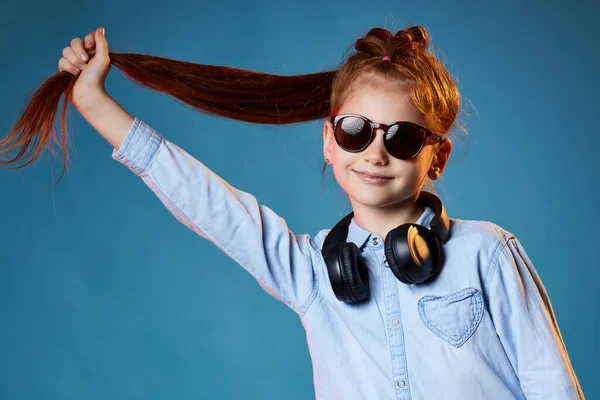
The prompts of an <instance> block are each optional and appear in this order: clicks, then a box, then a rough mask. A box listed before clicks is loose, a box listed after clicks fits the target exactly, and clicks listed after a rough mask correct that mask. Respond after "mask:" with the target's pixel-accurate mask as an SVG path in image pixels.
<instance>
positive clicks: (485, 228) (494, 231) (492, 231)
mask: <svg viewBox="0 0 600 400" xmlns="http://www.w3.org/2000/svg"><path fill="white" fill-rule="evenodd" d="M514 237H515V235H514V234H513V233H512V232H511V231H509V230H508V229H506V228H505V227H502V226H500V225H498V224H497V223H494V222H491V221H486V220H468V219H460V218H450V237H449V239H448V242H450V241H454V243H456V244H459V242H460V244H467V243H468V244H471V245H472V246H474V247H476V248H480V249H483V248H490V247H496V246H498V245H502V244H504V243H506V242H507V241H508V240H509V239H511V238H514Z"/></svg>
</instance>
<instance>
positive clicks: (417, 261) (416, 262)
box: [385, 224, 441, 284]
mask: <svg viewBox="0 0 600 400" xmlns="http://www.w3.org/2000/svg"><path fill="white" fill-rule="evenodd" d="M385 257H386V259H387V261H388V264H389V266H390V269H391V270H392V272H393V273H394V275H395V276H396V278H398V280H400V281H401V282H403V283H406V284H420V283H423V282H426V281H427V280H429V279H431V278H432V277H433V276H434V275H436V274H437V272H438V271H439V266H440V261H441V246H440V243H439V241H438V239H437V237H436V235H435V234H434V233H433V232H431V231H430V230H429V229H427V228H426V227H424V226H422V225H419V224H403V225H400V226H399V227H397V228H395V229H392V230H391V231H389V232H388V234H387V236H386V238H385Z"/></svg>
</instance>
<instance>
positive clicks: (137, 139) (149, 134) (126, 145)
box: [112, 118, 164, 175]
mask: <svg viewBox="0 0 600 400" xmlns="http://www.w3.org/2000/svg"><path fill="white" fill-rule="evenodd" d="M163 140H164V138H163V136H162V135H161V134H160V133H158V132H156V131H155V130H154V129H152V128H151V127H150V126H148V125H147V124H145V123H144V122H143V121H141V120H140V119H138V118H134V121H133V124H132V125H131V128H129V132H127V136H126V137H125V140H123V143H122V144H121V147H120V148H119V150H117V149H113V152H112V158H113V159H114V160H116V161H118V162H120V163H121V164H123V165H125V166H126V167H128V168H129V169H130V170H131V171H133V172H134V173H135V174H136V175H141V174H142V173H143V172H144V171H146V170H147V169H148V167H149V166H150V163H151V162H152V160H153V159H154V157H155V156H156V153H157V152H158V150H159V148H160V145H161V144H162V142H163Z"/></svg>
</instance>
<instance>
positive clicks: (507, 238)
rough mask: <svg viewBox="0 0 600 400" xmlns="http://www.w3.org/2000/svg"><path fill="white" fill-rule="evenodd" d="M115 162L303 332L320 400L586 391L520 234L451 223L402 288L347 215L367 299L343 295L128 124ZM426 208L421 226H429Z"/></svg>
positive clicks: (242, 209) (151, 134)
mask: <svg viewBox="0 0 600 400" xmlns="http://www.w3.org/2000/svg"><path fill="white" fill-rule="evenodd" d="M112 157H113V159H114V160H116V161H118V162H120V163H122V164H123V165H125V166H126V167H128V168H129V169H130V170H131V171H132V172H134V173H135V174H136V175H138V176H139V177H140V178H141V179H142V180H143V181H144V182H145V183H146V184H147V186H148V187H149V188H150V189H151V190H152V191H153V192H154V193H155V194H156V195H157V196H158V198H159V199H160V200H161V202H162V203H163V204H164V205H165V206H166V207H167V209H168V210H169V211H170V212H171V213H172V214H173V215H174V216H175V218H177V220H179V221H180V222H181V223H183V224H184V225H185V226H187V227H188V228H189V229H191V230H193V231H194V232H196V233H197V234H198V235H200V236H201V237H203V238H206V239H208V240H210V241H211V242H212V243H214V244H215V245H216V246H217V247H218V248H220V249H221V250H222V251H223V252H224V253H225V254H226V255H227V256H229V257H230V258H232V259H233V260H234V261H235V262H237V263H239V264H240V265H241V266H242V267H243V268H244V269H245V270H246V271H248V272H249V273H250V274H252V276H253V277H254V278H255V279H256V280H257V282H258V283H259V285H260V286H261V287H262V288H264V290H266V291H267V292H268V293H269V294H270V295H271V296H273V297H274V298H276V299H277V300H279V301H281V302H282V303H284V304H285V305H287V306H288V307H290V308H291V309H292V310H294V312H296V314H297V315H298V316H299V318H300V321H301V323H302V326H303V327H304V329H305V331H306V338H307V341H308V348H309V352H310V356H311V360H312V365H313V383H314V388H315V394H316V398H317V399H323V400H334V399H340V400H341V399H343V400H355V399H356V400H359V399H360V400H385V399H390V400H391V399H396V400H400V399H402V400H408V399H419V400H420V399H457V400H458V399H487V400H490V399H492V400H495V399H498V400H508V399H544V400H550V399H583V398H584V395H583V392H582V390H581V387H580V385H579V382H578V380H577V377H576V376H575V373H574V371H573V368H572V366H571V362H570V360H569V357H568V354H567V351H566V348H565V345H564V342H563V339H562V337H561V334H560V331H559V328H558V325H557V322H556V318H555V316H554V312H553V310H552V306H551V303H550V300H549V298H548V294H547V292H546V290H545V288H544V286H543V284H542V281H541V280H540V277H539V276H538V274H537V272H536V270H535V268H534V266H533V264H532V262H531V260H530V259H529V258H528V256H527V254H526V253H525V250H524V249H523V246H522V245H521V243H520V242H519V240H518V239H517V238H516V236H515V235H514V234H512V233H510V232H509V231H507V230H505V229H503V228H501V227H500V226H498V225H496V224H494V223H491V222H486V221H474V220H461V219H457V218H450V222H451V226H450V236H449V239H448V241H447V242H445V243H444V244H443V248H444V252H445V263H444V266H443V268H442V270H441V272H440V274H439V275H438V277H437V278H436V279H435V280H433V281H432V282H429V283H426V284H421V285H406V284H404V283H402V282H400V281H399V280H398V279H396V277H395V276H394V274H393V272H392V271H391V270H390V268H389V267H388V265H387V262H386V261H385V255H384V248H383V245H384V243H383V240H382V238H381V237H379V236H378V235H377V234H374V233H372V232H368V231H366V230H365V229H362V228H361V227H360V226H358V225H357V224H356V222H355V221H354V220H352V222H351V224H350V227H349V232H348V238H347V240H348V242H353V243H355V244H356V245H357V246H358V247H359V249H360V250H361V253H362V256H363V257H364V258H365V260H366V264H367V267H368V271H369V285H370V290H371V293H370V298H369V300H368V301H366V302H362V303H356V304H348V303H344V302H342V301H339V300H338V299H337V298H336V297H335V294H334V293H333V290H332V288H331V284H330V282H329V276H328V273H327V267H326V266H325V263H324V260H323V257H322V255H321V247H322V244H323V241H324V239H325V236H326V235H327V233H328V232H329V229H323V230H321V231H320V232H318V234H317V235H316V236H315V237H314V238H311V237H310V236H309V235H307V234H294V233H293V232H292V231H291V230H290V229H289V227H288V226H287V224H286V221H285V220H284V219H283V218H282V217H280V216H279V215H278V214H276V213H275V212H274V211H273V210H271V209H270V208H268V207H266V206H264V205H261V204H259V203H258V201H257V199H256V198H255V197H254V196H253V195H252V194H250V193H247V192H244V191H241V190H238V189H236V188H235V187H233V186H231V185H230V184H229V183H228V182H226V181H225V180H223V178H221V177H220V176H218V175H216V174H215V173H214V172H213V171H211V170H210V169H209V168H207V167H206V166H205V165H204V164H202V163H201V162H200V161H198V160H197V159H195V158H194V157H192V156H191V155H190V154H188V153H187V152H185V151H184V150H182V149H181V148H179V147H178V146H176V145H175V144H173V143H172V142H169V141H167V140H165V138H164V137H163V136H162V135H161V134H160V133H158V132H156V131H155V130H153V129H152V128H151V127H149V126H148V125H147V124H145V123H144V122H142V121H141V120H139V119H138V118H135V120H134V122H133V125H132V126H131V128H130V130H129V132H128V133H127V137H126V138H125V140H124V142H123V144H122V145H121V148H120V149H119V150H117V149H114V150H113V154H112ZM433 216H434V215H433V210H432V209H431V208H428V207H427V208H425V211H424V212H423V213H422V215H421V217H420V218H419V220H418V221H417V223H418V224H421V225H424V226H426V227H427V228H429V227H430V226H429V223H430V221H431V219H432V217H433Z"/></svg>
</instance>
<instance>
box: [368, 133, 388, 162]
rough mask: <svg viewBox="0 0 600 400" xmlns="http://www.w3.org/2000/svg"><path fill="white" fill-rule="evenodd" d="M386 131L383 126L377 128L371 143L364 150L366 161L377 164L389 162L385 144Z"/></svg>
mask: <svg viewBox="0 0 600 400" xmlns="http://www.w3.org/2000/svg"><path fill="white" fill-rule="evenodd" d="M383 135H385V131H384V130H383V129H381V128H378V129H375V137H374V138H373V141H372V142H371V144H370V145H369V146H368V147H367V148H366V149H365V150H364V151H363V157H364V159H365V161H368V162H370V163H371V164H375V165H382V164H383V165H384V164H387V162H388V157H389V154H388V152H387V149H386V148H385V145H384V144H383Z"/></svg>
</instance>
